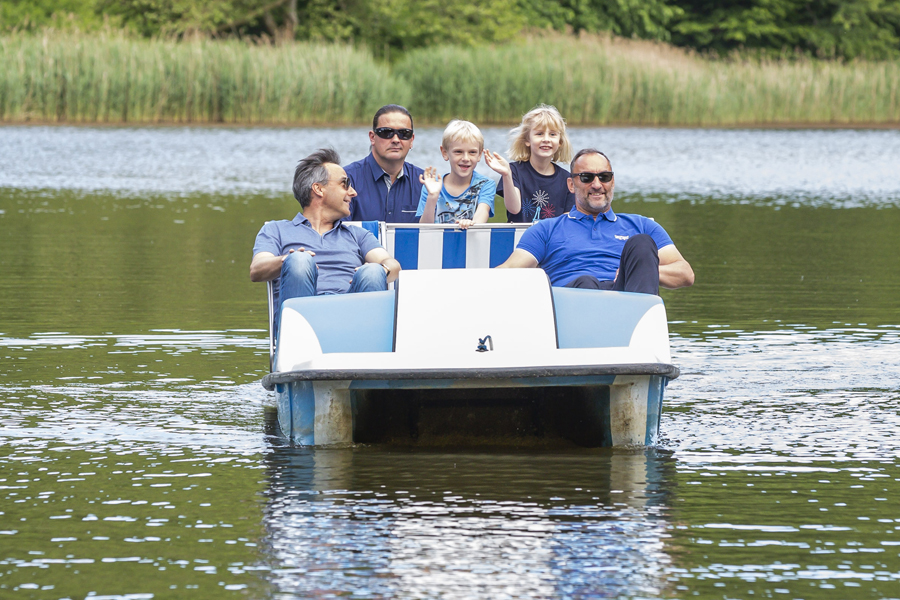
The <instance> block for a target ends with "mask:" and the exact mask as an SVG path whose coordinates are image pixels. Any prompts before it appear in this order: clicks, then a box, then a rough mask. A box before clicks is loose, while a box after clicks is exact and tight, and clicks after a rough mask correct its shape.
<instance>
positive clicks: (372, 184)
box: [344, 104, 424, 223]
mask: <svg viewBox="0 0 900 600" xmlns="http://www.w3.org/2000/svg"><path fill="white" fill-rule="evenodd" d="M415 137H416V136H415V133H414V131H413V120H412V115H410V114H409V111H408V110H406V109H405V108H403V107H402V106H400V105H398V104H388V105H387V106H382V107H381V108H379V109H378V112H376V113H375V118H374V119H373V120H372V131H370V132H369V141H370V142H371V144H372V151H371V152H370V153H369V155H368V156H367V157H365V158H364V159H362V160H358V161H356V162H354V163H350V164H349V165H347V166H346V167H344V170H345V171H347V177H349V178H350V182H351V183H352V184H353V187H354V189H356V192H357V194H358V195H357V197H356V198H354V200H353V203H352V204H351V206H350V220H351V221H386V222H388V223H416V222H418V219H417V218H416V209H417V208H418V206H419V196H420V195H421V193H422V182H420V181H419V176H420V175H421V174H422V173H423V172H424V171H423V170H422V169H420V168H419V167H417V166H415V165H413V164H410V163H408V162H406V155H407V154H409V151H410V150H411V149H412V146H413V140H414V139H415Z"/></svg>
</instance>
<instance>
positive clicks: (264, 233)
mask: <svg viewBox="0 0 900 600" xmlns="http://www.w3.org/2000/svg"><path fill="white" fill-rule="evenodd" d="M293 188H294V197H295V198H296V199H297V201H298V202H299V203H300V206H301V208H302V209H303V212H302V213H297V216H296V217H294V219H293V220H291V221H269V222H268V223H266V224H265V225H263V226H262V229H260V230H259V233H258V234H257V236H256V243H255V244H254V245H253V260H252V262H251V263H250V280H251V281H272V280H276V281H275V286H274V287H275V294H274V295H275V306H276V308H277V310H276V311H275V324H276V331H277V330H278V329H277V324H278V315H280V314H281V303H282V302H284V301H285V300H287V299H288V298H297V297H300V296H315V295H323V294H343V293H353V292H371V291H378V290H386V289H387V284H388V282H390V281H393V280H394V279H396V278H397V275H398V274H399V273H400V263H398V262H397V261H396V260H394V259H393V258H391V256H390V255H389V254H388V253H387V250H385V249H384V248H382V247H381V244H379V243H378V240H377V239H375V236H374V235H372V234H371V233H369V232H368V231H366V230H365V229H362V228H361V227H356V226H354V225H347V224H345V223H343V222H342V221H341V220H342V219H344V218H346V217H347V216H348V215H349V214H350V203H351V201H352V200H353V198H354V196H356V190H354V189H353V186H352V185H350V180H349V179H348V178H347V174H346V173H345V172H344V169H342V168H341V159H340V157H339V156H338V154H337V152H335V151H334V150H331V149H323V150H317V151H316V152H313V153H312V154H310V155H309V156H307V157H306V158H304V159H303V160H301V161H300V162H299V163H298V164H297V169H296V171H295V172H294V186H293Z"/></svg>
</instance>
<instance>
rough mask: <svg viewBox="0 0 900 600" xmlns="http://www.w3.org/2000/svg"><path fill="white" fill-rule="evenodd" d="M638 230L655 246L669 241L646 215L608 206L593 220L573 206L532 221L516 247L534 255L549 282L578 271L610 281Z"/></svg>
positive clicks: (564, 280)
mask: <svg viewBox="0 0 900 600" xmlns="http://www.w3.org/2000/svg"><path fill="white" fill-rule="evenodd" d="M640 233H646V234H648V235H649V236H650V237H652V238H653V241H654V242H656V247H657V248H664V247H665V246H669V245H671V244H672V238H670V237H669V234H668V233H666V230H665V229H663V228H662V226H660V225H658V224H657V223H656V221H654V220H652V219H648V218H647V217H642V216H640V215H628V214H621V215H617V214H616V213H614V212H613V210H612V208H610V209H609V210H608V211H606V212H605V213H603V214H601V215H598V216H597V219H596V220H594V218H593V217H592V216H590V215H586V214H584V213H583V212H580V211H579V210H578V209H576V208H573V209H572V211H571V212H569V213H567V214H564V215H561V216H559V217H556V218H554V219H542V220H540V221H538V222H537V223H535V224H534V225H532V226H531V227H530V228H528V230H527V231H525V233H524V234H522V239H521V240H519V245H518V246H517V248H521V249H522V250H525V251H527V252H528V253H529V254H531V255H532V256H533V257H535V258H536V259H537V261H538V266H540V267H541V268H542V269H544V272H545V273H547V276H548V277H550V283H551V284H552V285H559V286H562V285H566V284H567V283H569V282H570V281H572V280H573V279H575V278H576V277H580V276H581V275H593V276H594V277H596V278H597V279H599V280H600V281H611V280H613V279H615V277H616V269H618V268H619V259H620V258H621V256H622V249H623V248H624V247H625V242H627V241H628V238H630V237H631V236H633V235H638V234H640Z"/></svg>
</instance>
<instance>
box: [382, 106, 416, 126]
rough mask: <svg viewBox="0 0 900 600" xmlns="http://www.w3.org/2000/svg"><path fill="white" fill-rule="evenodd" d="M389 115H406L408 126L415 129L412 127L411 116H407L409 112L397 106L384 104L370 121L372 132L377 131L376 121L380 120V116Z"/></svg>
mask: <svg viewBox="0 0 900 600" xmlns="http://www.w3.org/2000/svg"><path fill="white" fill-rule="evenodd" d="M391 113H402V114H404V115H406V116H407V117H409V126H410V127H411V128H413V129H415V127H413V119H412V115H411V114H409V111H408V110H406V108H404V107H403V106H400V105H399V104H385V105H384V106H382V107H381V108H379V109H378V112H376V113H375V118H374V119H372V131H375V130H376V129H378V119H380V118H381V115H389V114H391Z"/></svg>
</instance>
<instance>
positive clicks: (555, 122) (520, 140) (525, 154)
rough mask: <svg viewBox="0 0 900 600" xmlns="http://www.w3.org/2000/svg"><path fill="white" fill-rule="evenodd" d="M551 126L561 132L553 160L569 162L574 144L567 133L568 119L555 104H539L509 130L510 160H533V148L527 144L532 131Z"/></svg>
mask: <svg viewBox="0 0 900 600" xmlns="http://www.w3.org/2000/svg"><path fill="white" fill-rule="evenodd" d="M541 126H543V127H549V128H550V129H554V130H556V131H558V132H559V148H557V150H556V154H554V155H553V162H569V160H570V159H571V158H572V144H571V142H569V136H567V135H566V120H565V119H563V118H562V115H561V114H559V111H558V110H556V107H555V106H550V105H548V104H538V105H537V106H535V107H534V108H532V109H531V110H530V111H528V112H527V113H525V116H524V117H522V123H521V124H520V125H519V126H518V127H515V128H513V129H512V130H511V131H510V132H509V140H510V144H509V152H508V156H509V158H510V160H517V161H526V160H531V148H529V147H528V146H526V145H525V142H527V141H528V137H529V136H530V135H531V132H532V131H534V130H535V129H537V128H538V127H541Z"/></svg>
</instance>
